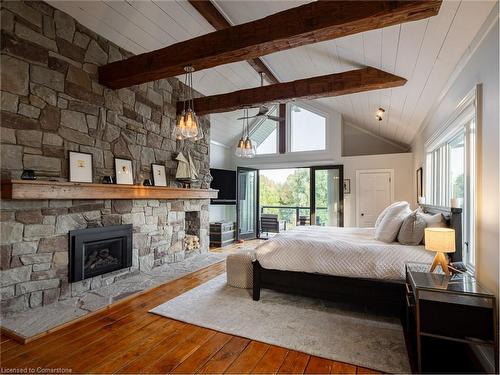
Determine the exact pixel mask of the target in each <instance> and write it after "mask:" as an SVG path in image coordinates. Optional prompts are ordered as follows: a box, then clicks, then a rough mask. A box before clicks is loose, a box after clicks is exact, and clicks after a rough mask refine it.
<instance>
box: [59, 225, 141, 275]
mask: <svg viewBox="0 0 500 375" xmlns="http://www.w3.org/2000/svg"><path fill="white" fill-rule="evenodd" d="M69 239H70V260H69V263H70V270H69V271H70V272H69V278H70V282H75V281H80V280H84V279H88V278H89V277H94V276H98V275H102V274H105V273H108V272H112V271H116V270H119V269H122V268H127V267H130V266H132V225H131V224H127V225H114V226H109V227H99V228H89V229H81V230H73V231H70V232H69Z"/></svg>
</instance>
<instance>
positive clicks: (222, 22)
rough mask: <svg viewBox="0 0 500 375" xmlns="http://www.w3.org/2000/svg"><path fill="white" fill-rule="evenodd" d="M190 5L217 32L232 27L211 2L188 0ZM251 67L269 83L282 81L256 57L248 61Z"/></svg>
mask: <svg viewBox="0 0 500 375" xmlns="http://www.w3.org/2000/svg"><path fill="white" fill-rule="evenodd" d="M188 1H189V4H191V5H192V6H193V8H194V9H196V10H197V11H198V13H200V14H201V15H202V16H203V18H205V19H206V20H207V21H208V23H209V24H210V25H212V26H213V28H214V29H215V30H223V29H227V28H228V27H231V26H232V25H231V24H230V23H229V21H228V20H226V18H225V17H224V16H223V15H222V13H221V12H220V11H219V9H217V7H216V6H215V5H214V4H213V3H212V2H211V1H210V0H188ZM247 62H248V63H249V64H250V66H251V67H252V68H253V69H254V70H255V71H256V72H257V73H259V74H264V78H265V80H266V81H267V82H269V83H279V82H280V81H279V80H278V78H277V77H276V76H275V75H274V73H273V72H271V70H270V69H269V68H268V67H267V65H266V64H265V63H264V61H262V59H260V58H259V57H256V58H255V59H250V60H247Z"/></svg>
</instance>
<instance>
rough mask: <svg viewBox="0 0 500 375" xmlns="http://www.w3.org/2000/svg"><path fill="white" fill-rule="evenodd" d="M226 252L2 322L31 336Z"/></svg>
mask: <svg viewBox="0 0 500 375" xmlns="http://www.w3.org/2000/svg"><path fill="white" fill-rule="evenodd" d="M226 256H227V254H224V253H204V254H199V255H195V256H193V257H191V258H187V259H185V260H183V261H181V262H177V263H170V264H164V265H162V266H160V267H156V268H153V269H152V270H151V271H149V272H140V273H139V274H136V275H133V276H130V277H126V278H124V279H122V280H120V281H118V282H116V283H114V284H111V285H108V286H104V287H101V288H98V289H93V290H89V291H87V292H84V293H82V294H81V295H79V296H75V297H71V298H68V299H66V300H64V301H58V302H56V303H52V304H50V305H47V306H43V307H37V308H34V309H30V310H28V311H23V312H18V313H11V314H8V315H7V314H2V315H1V325H2V327H5V328H7V329H9V330H11V331H13V332H15V333H16V334H18V335H19V336H22V337H24V338H29V337H32V336H35V335H37V334H39V333H41V332H45V331H47V330H49V329H53V328H54V327H57V326H59V325H61V324H64V323H67V322H70V321H72V320H75V319H77V318H79V317H82V316H85V315H87V314H89V313H91V312H93V311H96V310H99V309H100V308H103V307H105V306H108V305H110V304H112V303H114V302H117V301H119V300H120V299H123V298H126V297H129V296H131V295H133V294H135V293H138V292H142V291H144V290H147V289H149V288H152V287H154V286H157V285H160V284H164V283H166V282H169V281H172V280H175V279H178V278H179V277H182V276H184V275H187V274H188V273H191V272H194V271H196V270H199V269H201V268H204V267H207V266H210V265H212V264H214V263H217V262H220V261H221V260H223V259H225V257H226Z"/></svg>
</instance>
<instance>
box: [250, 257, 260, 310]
mask: <svg viewBox="0 0 500 375" xmlns="http://www.w3.org/2000/svg"><path fill="white" fill-rule="evenodd" d="M252 264H253V300H254V301H258V300H259V299H260V271H261V268H262V267H261V266H260V263H259V261H258V260H254V261H253V262H252Z"/></svg>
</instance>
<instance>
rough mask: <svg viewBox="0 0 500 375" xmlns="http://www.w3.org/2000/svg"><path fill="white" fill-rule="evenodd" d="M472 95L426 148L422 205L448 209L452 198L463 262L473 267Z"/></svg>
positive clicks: (473, 175)
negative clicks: (460, 224) (459, 222)
mask: <svg viewBox="0 0 500 375" xmlns="http://www.w3.org/2000/svg"><path fill="white" fill-rule="evenodd" d="M475 134H476V111H475V95H473V96H472V97H470V98H469V99H468V100H467V101H466V105H462V107H461V111H460V112H459V114H458V115H457V116H456V117H455V118H454V120H453V121H451V122H450V124H449V125H448V126H445V127H444V130H443V131H442V132H441V134H440V135H437V136H436V137H434V138H433V139H431V142H430V143H429V144H428V145H426V149H427V155H426V162H425V180H426V182H425V186H426V190H425V191H426V202H427V203H429V204H433V205H437V206H450V205H451V201H452V199H453V200H454V201H455V202H456V204H457V205H458V207H461V208H462V210H463V211H462V212H463V214H462V217H463V241H464V243H463V259H464V262H465V263H467V264H468V265H469V267H470V268H474V264H475V255H474V244H475V237H474V236H475V227H474V223H475V220H474V216H475V214H474V213H475V181H476V180H475V165H476V158H475V151H476V150H475Z"/></svg>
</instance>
